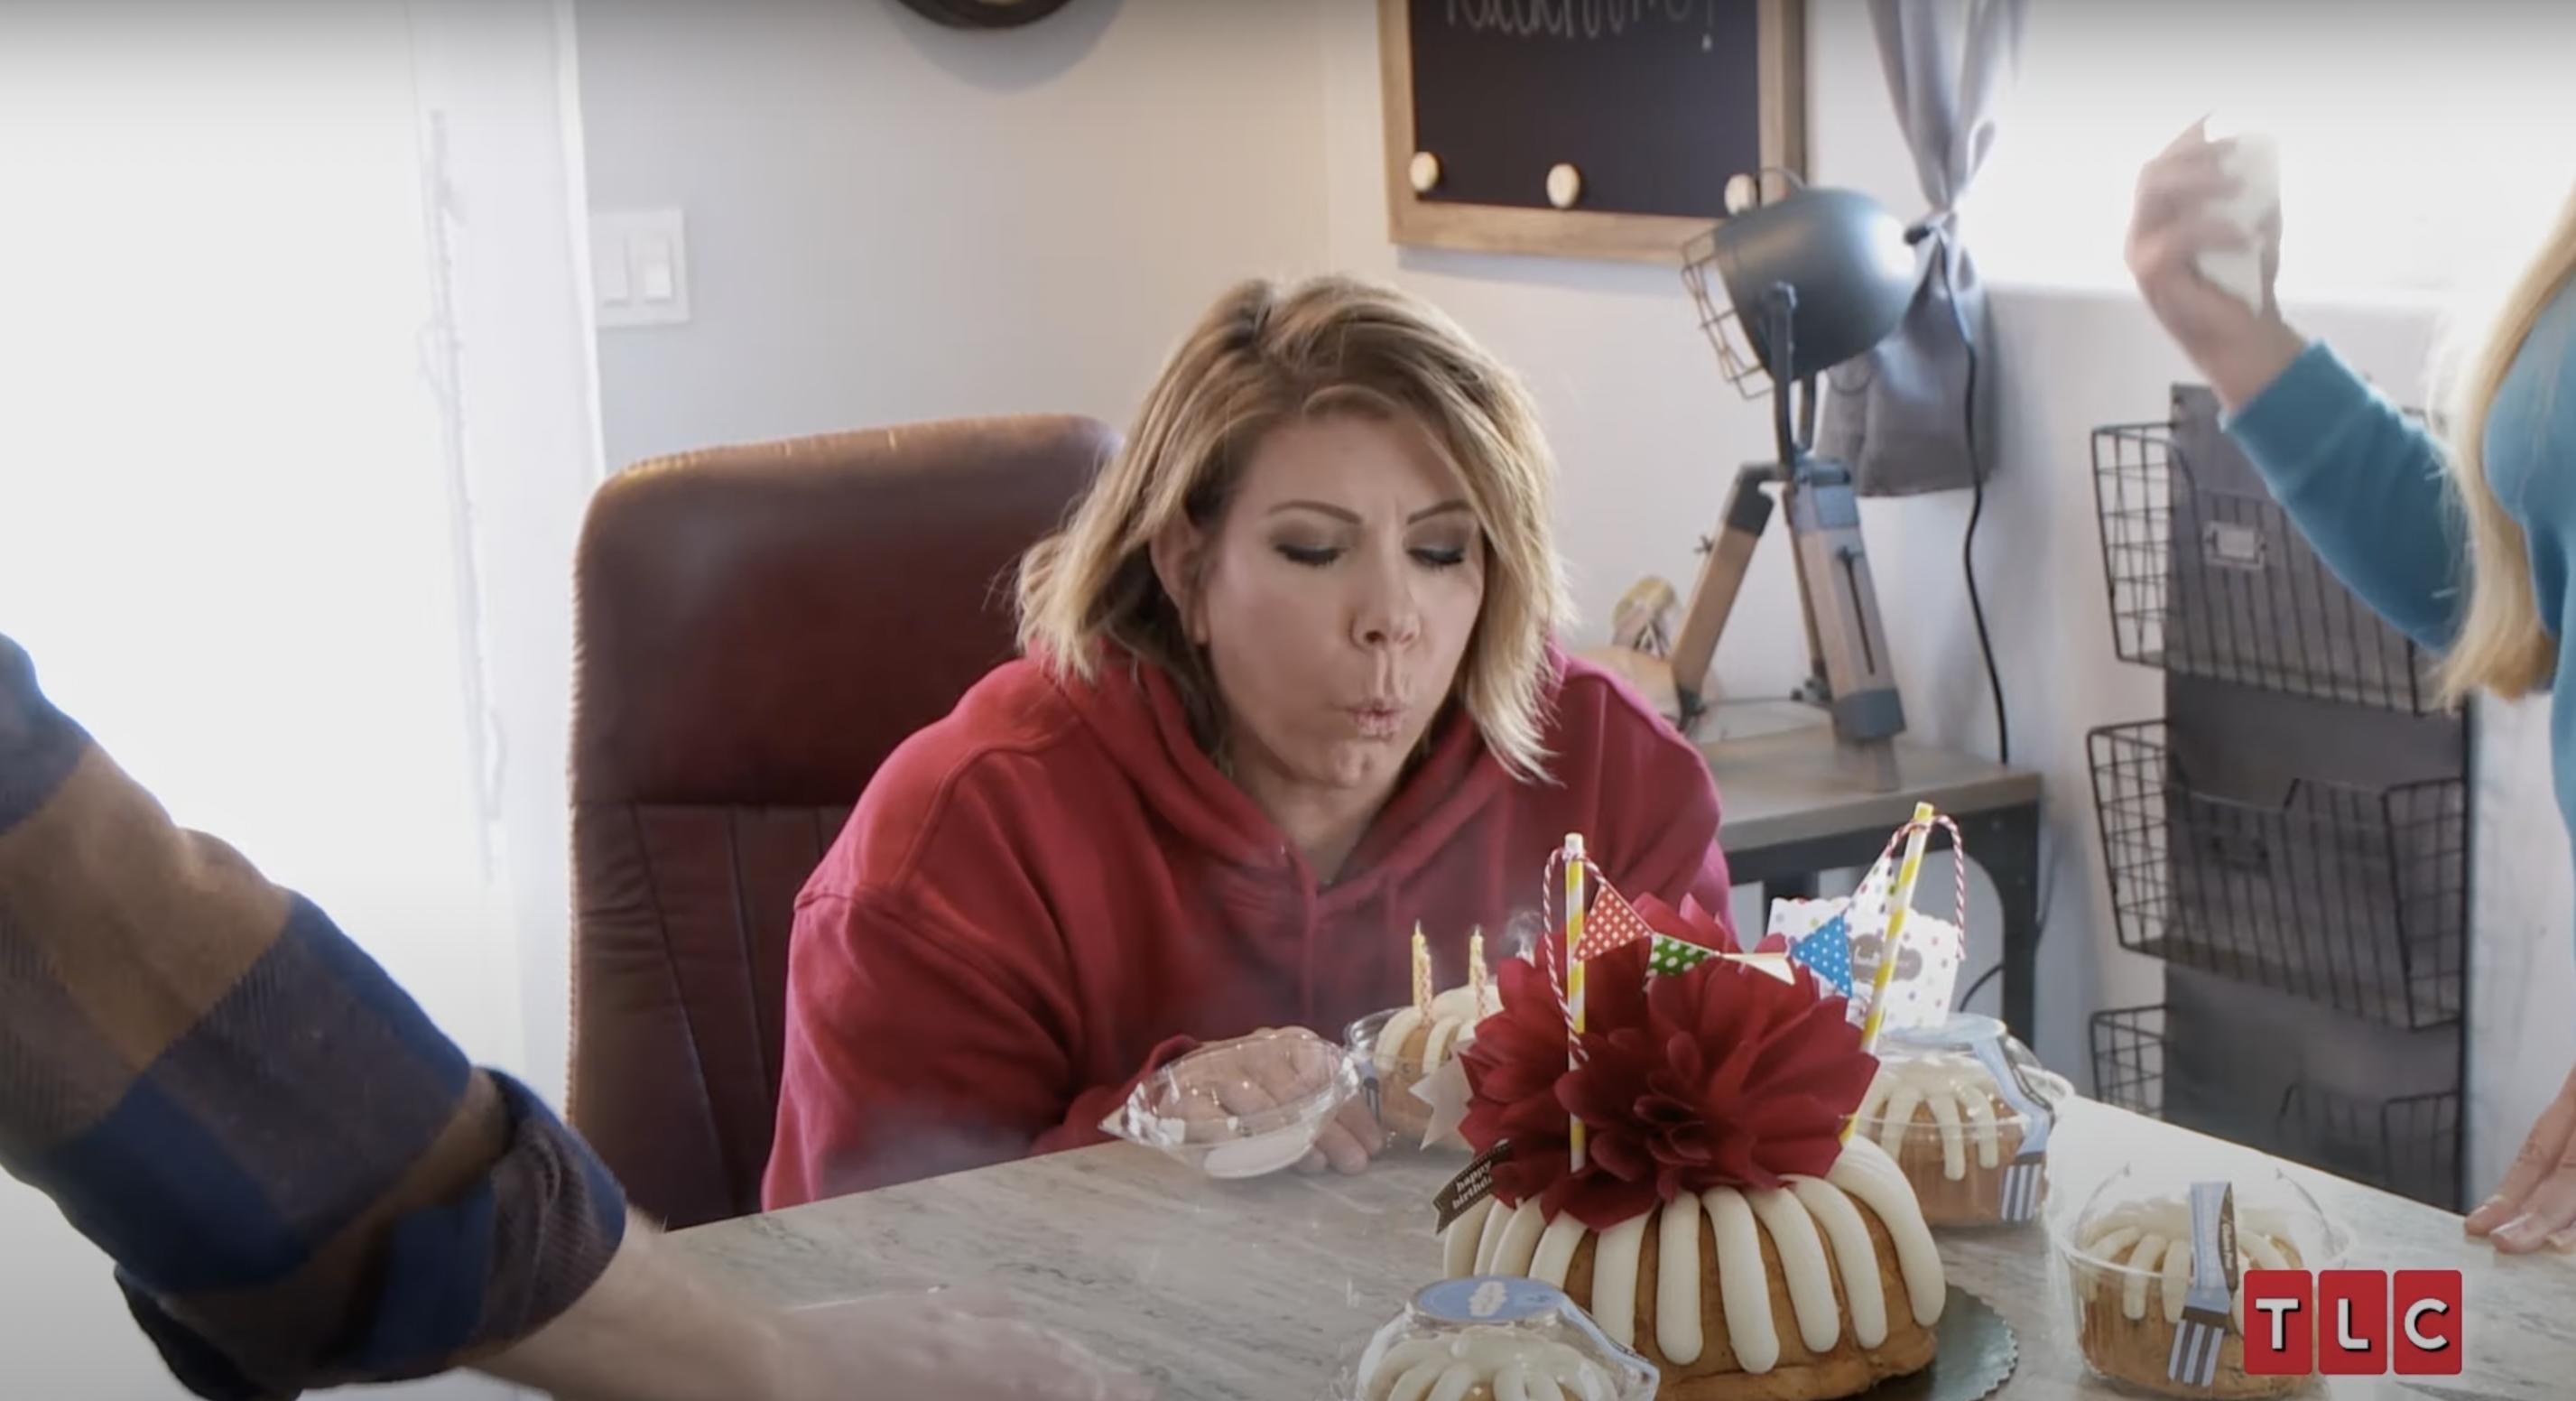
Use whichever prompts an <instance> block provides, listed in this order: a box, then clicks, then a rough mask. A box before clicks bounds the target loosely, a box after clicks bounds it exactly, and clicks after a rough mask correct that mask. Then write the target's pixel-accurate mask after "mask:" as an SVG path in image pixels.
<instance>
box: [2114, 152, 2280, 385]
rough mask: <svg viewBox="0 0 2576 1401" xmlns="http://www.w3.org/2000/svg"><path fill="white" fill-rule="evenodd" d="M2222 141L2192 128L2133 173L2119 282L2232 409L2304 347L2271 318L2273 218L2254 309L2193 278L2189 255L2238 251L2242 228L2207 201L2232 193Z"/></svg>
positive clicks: (2275, 249)
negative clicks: (2130, 285) (2131, 286)
mask: <svg viewBox="0 0 2576 1401" xmlns="http://www.w3.org/2000/svg"><path fill="white" fill-rule="evenodd" d="M2230 144H2231V143H2228V142H2225V141H2212V140H2210V139H2209V137H2208V135H2207V134H2206V133H2205V132H2204V131H2203V130H2202V127H2201V124H2200V123H2198V122H2194V123H2192V126H2191V129H2190V130H2188V131H2186V132H2184V133H2183V134H2182V135H2180V136H2178V137H2176V138H2174V142H2173V144H2172V145H2170V146H2167V147H2166V148H2165V149H2164V151H2163V153H2162V154H2160V155H2158V156H2157V157H2156V158H2155V159H2154V160H2151V161H2149V162H2147V165H2146V168H2145V169H2144V170H2141V171H2140V172H2138V196H2137V205H2136V207H2135V208H2134V209H2133V210H2132V211H2131V213H2130V216H2129V245H2128V257H2129V275H2130V276H2132V277H2134V278H2136V279H2137V281H2138V291H2139V292H2141V293H2143V294H2144V295H2145V297H2146V299H2147V307H2148V309H2149V310H2151V311H2153V312H2154V313H2155V314H2156V320H2158V321H2160V322H2162V323H2164V328H2165V330H2166V332H2167V333H2168V334H2170V335H2172V337H2173V338H2174V340H2175V341H2176V342H2177V343H2179V344H2180V345H2181V346H2182V349H2183V353H2184V354H2186V355H2188V356H2190V357H2191V362H2192V363H2193V364H2194V365H2196V366H2198V367H2199V368H2200V372H2201V373H2202V374H2204V375H2206V376H2208V377H2209V383H2210V387H2211V388H2213V389H2215V390H2216V391H2218V397H2219V401H2220V402H2221V403H2223V404H2225V405H2226V407H2227V408H2228V409H2229V410H2230V411H2231V412H2232V411H2234V410H2236V409H2239V408H2242V407H2244V405H2245V404H2246V402H2247V401H2248V400H2250V399H2252V398H2253V397H2254V396H2255V395H2257V394H2259V393H2261V392H2262V391H2263V387H2264V386H2265V385H2268V384H2270V383H2271V382H2272V381H2273V379H2274V378H2276V377H2277V376H2278V375H2279V374H2280V373H2281V371H2283V370H2284V369H2287V368H2288V367H2289V364H2290V362H2291V361H2293V360H2295V359H2297V358H2298V357H2299V352H2300V351H2301V350H2303V349H2305V348H2306V343H2305V342H2304V341H2302V340H2301V339H2300V337H2299V333H2298V332H2296V331H2293V330H2291V329H2290V327H2289V326H2288V325H2287V324H2286V323H2284V322H2283V321H2282V320H2281V311H2280V307H2279V306H2278V305H2277V304H2276V303H2275V301H2274V300H2273V293H2272V282H2273V278H2274V276H2275V275H2276V274H2277V273H2278V272H2279V271H2280V262H2281V221H2280V217H2279V215H2278V214H2275V215H2274V216H2273V217H2272V218H2271V219H2268V220H2266V221H2265V223H2264V226H2263V228H2262V230H2261V231H2260V234H2259V236H2260V238H2261V239H2262V244H2263V249H2262V252H2263V306H2262V309H2261V310H2259V311H2258V310H2256V309H2254V308H2253V307H2249V306H2247V305H2246V304H2245V303H2243V302H2241V301H2238V300H2237V299H2236V298H2235V297H2234V296H2233V295H2231V294H2229V293H2227V292H2224V291H2221V290H2220V289H2219V287H2218V286H2217V284H2215V283H2213V282H2211V281H2210V280H2209V279H2207V278H2205V277H2203V276H2201V275H2200V267H2199V263H2198V259H2199V255H2200V254H2201V253H2203V252H2205V251H2207V250H2210V249H2217V248H2242V247H2244V246H2245V242H2246V234H2245V231H2244V230H2242V229H2239V228H2237V227H2236V225H2235V224H2234V223H2232V222H2230V221H2229V220H2227V219H2225V218H2223V217H2221V216H2219V215H2218V214H2215V213H2213V212H2211V210H2210V208H2209V203H2210V201H2211V200H2213V199H2217V198H2220V197H2222V196H2224V195H2228V194H2231V193H2233V192H2234V191H2235V189H2236V180H2235V177H2233V176H2231V175H2229V174H2228V173H2227V165H2226V160H2227V152H2228V149H2229V147H2230Z"/></svg>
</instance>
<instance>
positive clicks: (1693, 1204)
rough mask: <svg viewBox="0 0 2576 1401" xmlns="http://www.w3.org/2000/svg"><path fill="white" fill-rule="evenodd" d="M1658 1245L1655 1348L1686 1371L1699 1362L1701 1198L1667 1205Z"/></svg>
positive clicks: (1679, 1199)
mask: <svg viewBox="0 0 2576 1401" xmlns="http://www.w3.org/2000/svg"><path fill="white" fill-rule="evenodd" d="M1661 1232H1662V1233H1661V1235H1660V1236H1659V1237H1658V1238H1657V1240H1656V1242H1655V1246H1656V1250H1657V1252H1658V1253H1657V1256H1656V1260H1655V1346H1656V1347H1658V1348H1661V1349H1663V1353H1664V1356H1665V1357H1667V1358H1669V1359H1671V1360H1672V1361H1673V1362H1675V1363H1677V1364H1679V1365H1681V1366H1684V1367H1687V1366H1689V1365H1690V1364H1692V1363H1694V1362H1697V1361H1698V1360H1699V1349H1700V1344H1701V1342H1702V1339H1701V1337H1700V1334H1699V1197H1698V1196H1697V1195H1696V1194H1693V1193H1690V1192H1684V1193H1683V1194H1681V1195H1680V1196H1678V1197H1675V1198H1673V1199H1672V1200H1671V1201H1668V1202H1666V1203H1664V1210H1663V1225H1662V1228H1661Z"/></svg>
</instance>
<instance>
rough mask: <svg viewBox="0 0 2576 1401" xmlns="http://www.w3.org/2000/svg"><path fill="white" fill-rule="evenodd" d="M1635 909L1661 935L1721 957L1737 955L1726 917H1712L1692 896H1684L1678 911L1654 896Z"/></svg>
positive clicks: (1638, 902) (1641, 899)
mask: <svg viewBox="0 0 2576 1401" xmlns="http://www.w3.org/2000/svg"><path fill="white" fill-rule="evenodd" d="M1632 905H1633V907H1634V908H1635V910H1636V911H1637V914H1638V916H1639V917H1640V918H1642V919H1644V920H1645V921H1646V923H1648V924H1650V925H1652V926H1654V930H1655V932H1656V933H1658V934H1662V935H1665V936H1667V937H1670V938H1674V939H1679V940H1681V941H1683V942H1684V943H1691V944H1697V945H1699V946H1700V947H1701V948H1704V949H1715V950H1717V951H1718V952H1719V953H1733V952H1735V951H1736V943H1735V930H1734V929H1733V928H1732V927H1731V926H1729V925H1728V924H1727V921H1726V916H1724V915H1722V914H1712V913H1710V912H1709V910H1708V908H1707V907H1706V906H1704V905H1702V904H1700V902H1699V901H1698V900H1697V899H1695V898H1693V897H1692V896H1690V895H1688V894H1684V895H1683V896H1682V907H1681V908H1680V909H1678V910H1676V909H1674V908H1673V907H1672V906H1670V905H1667V904H1665V903H1664V902H1663V900H1662V899H1661V898H1660V897H1657V896H1653V895H1645V896H1640V897H1638V898H1637V899H1636V900H1635V901H1633V902H1632Z"/></svg>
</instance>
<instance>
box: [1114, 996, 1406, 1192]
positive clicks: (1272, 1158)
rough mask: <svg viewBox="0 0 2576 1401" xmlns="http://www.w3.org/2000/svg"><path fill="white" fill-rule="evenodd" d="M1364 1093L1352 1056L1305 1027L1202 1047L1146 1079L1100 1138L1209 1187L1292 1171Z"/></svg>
mask: <svg viewBox="0 0 2576 1401" xmlns="http://www.w3.org/2000/svg"><path fill="white" fill-rule="evenodd" d="M1359 1092H1360V1072H1359V1067H1358V1065H1357V1064H1356V1063H1355V1062H1354V1061H1353V1059H1352V1057H1351V1056H1350V1054H1349V1053H1348V1052H1346V1051H1344V1050H1343V1049H1342V1048H1340V1047H1338V1046H1335V1045H1333V1044H1332V1043H1330V1042H1328V1041H1326V1040H1324V1039H1323V1038H1322V1037H1320V1036H1317V1035H1316V1034H1315V1033H1313V1032H1311V1031H1308V1030H1306V1029H1305V1028H1303V1027H1288V1028H1284V1029H1281V1030H1277V1031H1261V1032H1255V1033H1253V1034H1252V1035H1250V1036H1244V1037H1238V1038H1236V1039H1234V1040H1232V1041H1220V1042H1217V1043H1216V1044H1214V1045H1210V1046H1201V1047H1199V1048H1198V1049H1197V1050H1195V1051H1191V1052H1189V1053H1188V1054H1187V1055H1184V1056H1182V1057H1180V1058H1179V1059H1178V1060H1175V1061H1173V1062H1172V1063H1171V1064H1169V1065H1166V1066H1164V1067H1163V1068H1162V1069H1160V1070H1158V1071H1156V1072H1154V1073H1153V1074H1152V1075H1149V1076H1147V1077H1145V1079H1144V1081H1143V1082H1142V1083H1140V1084H1138V1085H1137V1086H1136V1089H1135V1092H1134V1093H1132V1094H1130V1095H1128V1097H1127V1102H1126V1103H1125V1104H1123V1105H1121V1106H1119V1108H1118V1111H1117V1112H1116V1113H1114V1114H1112V1115H1110V1116H1109V1117H1108V1118H1107V1119H1105V1120H1103V1121H1102V1122H1101V1125H1100V1128H1101V1131H1102V1132H1104V1133H1107V1134H1111V1135H1114V1136H1115V1137H1118V1138H1123V1139H1126V1140H1127V1141H1128V1142H1130V1143H1141V1144H1143V1145H1145V1146H1146V1147H1148V1148H1159V1149H1162V1150H1163V1151H1164V1152H1166V1153H1169V1154H1171V1155H1172V1156H1173V1157H1175V1158H1179V1159H1180V1160H1181V1161H1183V1162H1186V1163H1189V1164H1191V1165H1192V1166H1194V1167H1196V1168H1198V1169H1199V1170H1200V1171H1202V1172H1204V1173H1206V1174H1207V1175H1208V1176H1210V1177H1259V1176H1261V1175H1263V1174H1265V1173H1272V1172H1277V1171H1278V1170H1280V1169H1281V1168H1284V1167H1288V1166H1290V1165H1292V1164H1294V1163H1295V1162H1296V1161H1297V1160H1298V1159H1300V1158H1303V1157H1305V1156H1306V1154H1307V1152H1308V1151H1309V1150H1311V1149H1313V1148H1314V1146H1315V1139H1316V1136H1317V1135H1319V1134H1321V1133H1322V1132H1323V1129H1324V1125H1325V1123H1326V1122H1327V1121H1328V1120H1330V1119H1331V1118H1332V1116H1333V1115H1334V1113H1335V1112H1336V1111H1338V1110H1339V1109H1340V1108H1341V1107H1342V1106H1343V1105H1345V1104H1348V1103H1349V1102H1350V1101H1351V1100H1352V1099H1353V1098H1354V1097H1355V1096H1357V1095H1358V1094H1359Z"/></svg>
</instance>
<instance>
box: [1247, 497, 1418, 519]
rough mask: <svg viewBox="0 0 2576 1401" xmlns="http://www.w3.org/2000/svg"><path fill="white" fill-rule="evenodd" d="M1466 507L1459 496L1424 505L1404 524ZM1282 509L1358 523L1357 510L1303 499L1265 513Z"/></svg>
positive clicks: (1284, 503) (1274, 513)
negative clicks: (1435, 503) (1434, 504)
mask: <svg viewBox="0 0 2576 1401" xmlns="http://www.w3.org/2000/svg"><path fill="white" fill-rule="evenodd" d="M1466 509H1467V501H1466V498H1465V497H1459V498H1457V499H1455V500H1450V501H1443V502H1441V503H1440V504H1439V505H1437V506H1425V507H1423V508H1422V509H1421V510H1419V511H1416V512H1414V513H1413V514H1412V515H1409V516H1406V517H1405V518H1404V523H1405V524H1406V525H1419V524H1421V523H1422V522H1424V521H1427V520H1429V519H1431V518H1432V517H1433V516H1445V515H1450V514H1452V513H1454V512H1459V511H1464V510H1466ZM1282 511H1313V512H1314V513H1316V514H1317V515H1323V516H1331V517H1332V518H1333V519H1335V520H1337V521H1347V522H1349V523H1350V524H1352V525H1358V524H1360V517H1359V513H1358V512H1356V511H1351V510H1347V509H1345V508H1343V507H1340V506H1335V505H1332V504H1330V503H1329V502H1323V501H1305V500H1297V501H1282V502H1280V503H1279V504H1278V505H1276V506H1273V507H1271V508H1270V510H1269V511H1268V512H1267V513H1266V514H1269V515H1274V516H1275V515H1278V514H1279V513H1280V512H1282Z"/></svg>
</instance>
